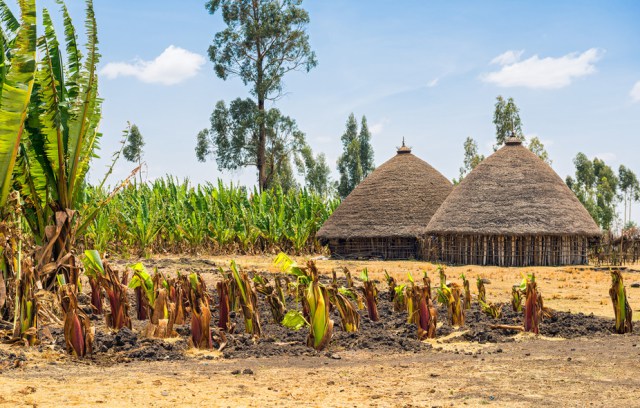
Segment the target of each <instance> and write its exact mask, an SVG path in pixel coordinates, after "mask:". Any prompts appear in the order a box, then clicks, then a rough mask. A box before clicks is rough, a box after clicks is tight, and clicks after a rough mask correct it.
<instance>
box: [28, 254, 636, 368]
mask: <svg viewBox="0 0 640 408" xmlns="http://www.w3.org/2000/svg"><path fill="white" fill-rule="evenodd" d="M83 263H84V267H85V268H84V269H85V275H86V276H87V278H88V279H89V285H90V288H91V309H92V314H98V315H104V317H105V323H106V326H107V327H108V328H109V329H113V330H120V329H122V328H124V327H128V328H129V329H131V328H132V315H133V313H130V309H131V307H134V308H135V316H136V318H137V319H138V320H139V321H142V322H146V326H145V327H144V329H143V330H142V333H143V335H144V336H145V337H150V338H170V337H177V336H179V333H178V332H177V330H176V329H177V326H182V325H188V326H190V336H189V343H190V345H191V347H195V348H200V349H212V348H214V340H215V343H217V346H215V347H216V348H218V349H219V350H222V349H223V348H224V347H225V346H226V345H227V340H228V338H227V334H234V333H238V334H239V333H242V332H245V333H246V334H248V335H250V336H251V338H252V339H253V341H252V343H256V342H257V341H258V339H259V338H261V337H262V336H263V335H264V332H263V330H264V326H265V324H266V320H267V319H266V318H265V316H264V314H265V313H264V312H265V308H261V303H262V305H265V304H266V305H268V309H267V310H269V311H270V314H271V319H270V320H272V321H273V323H274V324H276V325H282V326H284V327H287V328H289V329H293V330H296V331H297V330H300V329H302V328H306V329H307V330H308V335H307V338H306V345H307V346H308V347H311V348H313V349H315V350H324V349H326V348H327V347H328V346H329V344H330V343H331V340H332V337H333V334H334V320H333V319H332V310H334V309H335V311H337V314H335V313H334V316H336V315H337V316H338V318H339V320H338V322H339V327H340V330H341V331H344V332H348V333H356V332H359V331H360V329H361V320H362V317H361V315H360V313H359V312H358V310H362V309H366V316H367V317H368V320H370V321H371V322H378V321H380V320H381V316H380V315H379V312H378V303H379V301H380V300H381V299H382V297H381V296H380V293H379V289H378V287H377V285H376V283H375V282H374V281H373V280H371V279H370V278H369V275H368V273H367V269H366V268H365V269H364V270H363V271H362V273H361V275H360V280H361V284H359V285H356V284H354V279H353V278H352V276H351V273H350V272H349V270H347V269H346V268H344V269H343V270H342V272H343V273H344V275H345V278H346V279H345V280H341V282H345V285H344V286H341V285H340V283H339V281H338V279H337V276H336V270H334V271H333V277H332V279H331V280H328V279H320V276H319V275H320V274H319V271H318V270H317V268H316V265H315V263H314V262H313V261H309V262H307V264H306V266H299V265H297V264H296V263H295V262H294V261H293V260H292V259H291V258H289V257H288V256H287V255H285V254H283V253H280V254H279V255H278V256H277V257H276V259H275V261H274V265H276V266H278V268H279V269H280V270H281V272H282V273H279V274H275V275H271V276H270V277H267V276H266V275H263V274H260V273H258V272H253V273H252V275H253V277H250V276H249V274H248V273H247V272H246V271H243V270H242V269H241V268H240V267H239V266H237V265H236V263H235V262H234V261H231V267H230V269H229V270H225V269H223V268H219V269H218V271H219V272H220V275H221V278H222V279H221V280H219V281H217V282H216V286H215V290H209V289H208V288H207V287H206V285H205V283H204V280H203V279H202V276H201V275H200V274H199V273H191V274H188V275H182V274H180V273H178V274H177V276H174V277H169V276H165V275H163V274H162V273H160V272H158V270H157V269H156V271H155V273H154V274H153V275H152V274H150V273H149V272H147V271H146V269H145V267H144V266H143V265H142V264H141V263H138V264H135V265H131V266H130V267H131V268H132V269H133V276H132V277H131V279H130V280H129V274H128V273H127V272H126V271H125V273H122V274H120V273H118V272H117V271H116V270H114V269H112V268H111V267H110V265H109V263H108V262H103V261H102V260H101V259H100V255H99V254H98V252H97V251H95V250H91V251H86V252H85V257H84V259H83ZM438 273H439V279H440V282H439V284H435V285H434V286H435V291H434V292H435V296H433V294H432V293H433V292H432V284H431V279H430V278H429V277H428V276H427V274H426V272H425V274H424V276H423V277H422V279H420V280H414V278H413V276H411V274H408V277H409V282H408V283H407V284H401V285H398V284H397V283H396V281H395V279H394V278H393V277H390V276H389V275H387V276H386V283H387V285H388V292H387V296H386V298H387V299H388V300H387V301H388V302H390V303H392V304H393V312H392V313H393V314H397V315H399V316H403V320H404V322H403V323H401V325H402V326H406V325H413V327H415V329H417V332H416V334H415V335H414V336H415V337H414V338H416V339H417V340H424V339H433V338H435V337H436V331H437V322H438V321H439V319H442V320H444V321H445V322H446V324H448V325H450V326H451V327H453V328H461V327H464V326H466V323H465V315H466V314H467V313H470V312H471V311H470V309H471V304H472V296H471V290H470V282H469V280H467V279H466V278H465V276H464V275H461V276H460V278H461V279H462V285H460V284H458V283H456V282H448V280H447V276H446V275H445V267H443V266H438ZM121 276H122V277H121ZM611 278H612V285H611V289H610V295H611V300H612V302H613V305H614V310H615V332H617V333H631V332H632V331H633V326H632V322H631V308H630V307H629V304H628V302H627V299H626V291H625V288H624V284H623V281H622V277H621V275H620V273H619V271H612V272H611ZM270 279H271V281H270ZM78 281H79V280H78ZM59 283H60V291H61V292H60V299H62V306H63V309H64V310H65V318H64V322H65V329H64V337H65V343H66V346H67V351H68V352H69V353H71V354H74V355H76V356H78V357H83V356H85V355H87V354H92V349H93V342H94V329H93V328H92V323H91V320H92V319H90V318H89V317H88V316H87V315H86V314H85V312H84V311H83V310H85V309H78V300H77V298H76V293H77V289H78V286H76V285H75V284H73V283H72V284H66V281H65V279H64V278H62V277H61V278H60V282H59ZM476 283H477V290H478V291H477V302H478V306H479V308H480V309H481V311H482V312H483V313H484V314H485V315H487V316H489V317H490V318H491V319H492V320H494V321H495V322H496V323H498V322H499V319H500V318H501V317H502V315H503V305H502V304H494V303H491V302H489V301H487V298H486V294H485V288H484V280H483V279H482V278H480V277H479V278H478V279H477V282H476ZM129 289H132V290H134V291H135V304H134V305H132V304H130V300H129V299H130V298H129V296H128V290H129ZM105 303H108V307H105ZM437 306H440V307H441V309H444V311H442V310H441V311H440V312H438V310H437V309H438V308H437ZM511 307H512V308H513V312H514V313H515V315H516V316H517V320H518V321H519V322H521V323H519V324H516V325H504V324H491V325H490V326H489V327H490V328H491V329H499V330H510V331H525V332H531V333H535V334H538V333H539V332H540V331H539V326H540V323H541V322H542V320H543V319H551V320H553V319H554V315H555V314H556V313H557V312H555V311H553V310H551V309H548V308H546V307H544V306H543V302H542V296H541V295H540V292H539V291H538V289H537V283H536V279H535V276H534V275H533V274H531V275H529V276H527V277H524V279H523V281H522V283H521V284H519V285H514V287H513V291H512V297H511ZM261 309H262V311H260V310H261ZM29 313H30V312H28V313H27V316H26V317H27V320H26V322H25V323H26V326H27V327H26V328H27V329H28V328H30V327H36V326H35V321H36V320H32V319H30V318H31V316H30V315H29ZM441 313H443V314H444V316H442V315H441V316H438V315H439V314H441ZM236 315H237V316H241V317H242V321H243V325H239V324H238V325H237V323H239V322H236V319H235V316H236ZM27 340H28V342H29V343H30V344H34V343H35V342H36V341H37V337H36V336H35V335H33V334H31V335H30V336H29V337H27Z"/></svg>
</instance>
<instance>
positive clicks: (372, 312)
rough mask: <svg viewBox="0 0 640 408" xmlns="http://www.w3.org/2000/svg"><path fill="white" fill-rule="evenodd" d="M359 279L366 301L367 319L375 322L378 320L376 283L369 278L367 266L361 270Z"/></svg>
mask: <svg viewBox="0 0 640 408" xmlns="http://www.w3.org/2000/svg"><path fill="white" fill-rule="evenodd" d="M360 279H361V280H362V283H363V286H362V294H363V295H364V298H365V301H366V303H367V313H368V315H369V319H371V321H373V322H377V321H378V320H380V317H379V315H378V289H377V288H376V284H375V283H374V282H373V281H372V280H371V279H369V271H368V270H367V268H364V269H363V270H362V273H361V274H360Z"/></svg>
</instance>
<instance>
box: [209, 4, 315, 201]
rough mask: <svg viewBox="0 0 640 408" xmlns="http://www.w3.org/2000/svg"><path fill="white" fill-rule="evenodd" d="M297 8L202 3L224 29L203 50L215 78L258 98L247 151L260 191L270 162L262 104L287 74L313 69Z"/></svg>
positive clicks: (303, 19) (274, 93) (303, 13)
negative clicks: (234, 82)
mask: <svg viewBox="0 0 640 408" xmlns="http://www.w3.org/2000/svg"><path fill="white" fill-rule="evenodd" d="M301 4H302V0H262V1H258V0H210V1H207V2H206V4H205V7H206V9H207V10H208V11H209V13H211V14H216V13H217V12H218V11H220V12H221V14H222V19H223V21H224V23H225V24H226V28H225V29H224V30H222V31H220V32H218V33H216V35H215V37H214V39H213V44H212V45H211V46H210V47H209V50H208V53H209V58H210V59H211V62H213V65H214V70H215V72H216V75H217V76H218V77H220V78H222V79H224V80H226V79H227V78H229V77H231V76H235V77H238V78H240V79H241V80H242V82H243V83H244V84H245V85H248V86H249V87H250V92H251V94H252V95H253V96H255V97H256V99H257V114H255V116H253V120H254V121H255V122H256V123H257V125H258V134H257V140H256V143H255V144H254V145H252V146H250V147H247V149H248V150H250V149H255V154H252V157H253V156H255V157H254V159H252V160H253V162H254V163H253V164H254V165H255V166H256V167H257V170H258V184H259V186H260V189H261V190H262V189H265V188H267V187H268V184H269V177H271V178H273V172H271V173H270V174H271V176H269V169H268V167H269V166H272V165H273V163H271V164H270V163H268V162H267V159H268V158H267V154H266V151H267V139H268V136H267V122H268V120H269V118H267V117H266V116H267V110H266V109H265V101H266V100H274V99H277V98H278V97H279V96H280V95H281V94H282V90H283V83H282V79H283V77H284V76H285V75H286V74H287V73H288V72H291V71H294V70H305V71H307V72H308V71H309V70H311V69H312V68H313V67H315V66H316V64H317V60H316V56H315V53H314V52H313V51H312V50H311V47H310V45H309V36H308V34H307V33H306V26H307V24H308V23H309V14H308V13H307V12H306V11H305V10H304V9H303V8H302V7H301ZM245 111H246V109H245ZM251 115H254V113H251ZM236 141H240V139H238V140H236Z"/></svg>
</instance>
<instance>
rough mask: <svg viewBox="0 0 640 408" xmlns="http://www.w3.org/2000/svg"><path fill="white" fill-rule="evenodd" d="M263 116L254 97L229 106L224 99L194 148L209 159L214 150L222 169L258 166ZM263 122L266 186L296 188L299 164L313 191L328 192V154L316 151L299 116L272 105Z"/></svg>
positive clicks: (198, 156) (200, 159)
mask: <svg viewBox="0 0 640 408" xmlns="http://www.w3.org/2000/svg"><path fill="white" fill-rule="evenodd" d="M260 116H261V114H260V112H259V110H258V107H257V105H256V103H255V101H253V100H252V99H250V98H246V99H240V98H237V99H235V100H233V101H231V103H230V104H229V107H227V106H226V104H225V102H224V101H218V103H217V104H216V108H215V110H214V111H213V113H212V114H211V128H210V129H204V130H202V131H201V132H200V133H199V134H198V138H197V144H196V149H195V150H196V157H197V158H198V160H199V161H206V160H207V157H208V156H210V155H212V156H214V157H215V159H216V163H217V164H218V169H219V170H221V171H224V170H237V169H239V168H242V167H247V166H257V163H258V150H259V149H258V143H259V133H260V126H261V124H262V120H260V119H259V117H260ZM264 127H265V130H266V135H267V138H266V140H265V142H266V143H265V147H266V149H265V185H264V186H263V188H267V189H268V188H271V187H275V186H277V185H280V186H281V187H282V188H283V190H285V191H286V190H289V189H291V188H297V187H298V185H297V182H296V180H295V174H294V171H293V168H294V167H295V168H296V169H297V170H298V173H299V174H302V175H305V179H306V180H307V182H309V181H311V184H313V186H312V187H310V188H311V189H312V190H314V191H323V192H324V191H328V189H329V187H328V186H327V185H328V183H330V182H329V172H328V171H327V169H326V163H324V160H325V159H324V156H319V157H317V158H315V157H314V156H313V152H312V151H311V148H310V147H309V146H308V145H307V142H306V138H305V134H304V133H303V132H302V131H301V130H300V129H298V125H297V123H296V121H295V120H294V119H292V118H290V117H288V116H284V115H282V113H281V112H280V111H279V110H278V109H276V108H272V109H269V110H268V111H267V112H266V114H265V121H264ZM323 163H324V166H323ZM322 183H325V185H322Z"/></svg>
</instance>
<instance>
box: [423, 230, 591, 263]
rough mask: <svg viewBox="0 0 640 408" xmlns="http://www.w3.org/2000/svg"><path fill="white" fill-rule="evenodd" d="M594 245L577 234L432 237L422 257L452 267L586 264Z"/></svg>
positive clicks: (424, 244)
mask: <svg viewBox="0 0 640 408" xmlns="http://www.w3.org/2000/svg"><path fill="white" fill-rule="evenodd" d="M591 243H593V240H590V239H589V238H588V237H586V236H580V235H515V236H514V235H511V236H504V235H453V234H452V235H435V236H431V237H428V238H426V239H425V240H424V241H423V242H422V244H421V245H420V249H421V257H422V258H423V259H425V260H430V261H433V262H443V263H447V264H455V265H496V266H505V267H508V266H556V265H585V264H588V263H589V247H590V244H591Z"/></svg>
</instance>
